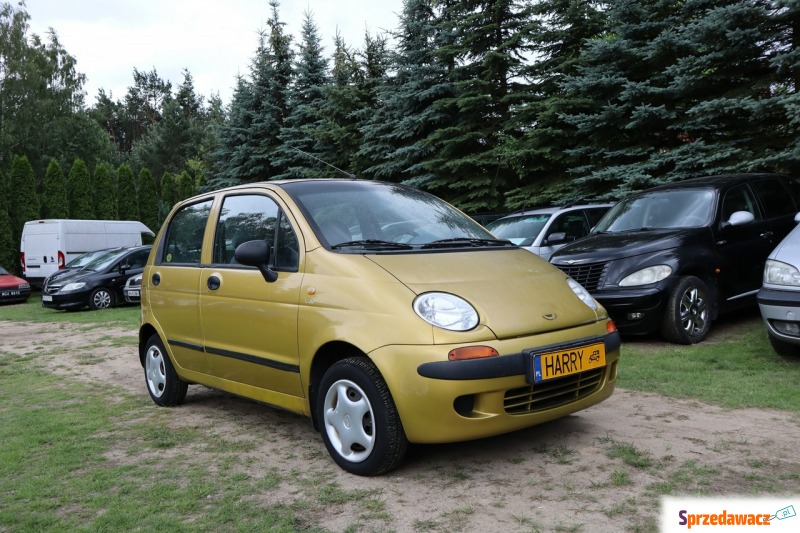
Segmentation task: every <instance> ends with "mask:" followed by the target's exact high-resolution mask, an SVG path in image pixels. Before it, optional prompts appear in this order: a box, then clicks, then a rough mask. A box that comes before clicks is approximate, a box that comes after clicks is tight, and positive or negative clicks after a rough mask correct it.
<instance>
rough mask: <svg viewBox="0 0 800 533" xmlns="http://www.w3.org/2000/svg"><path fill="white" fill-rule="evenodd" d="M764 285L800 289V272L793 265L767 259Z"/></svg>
mask: <svg viewBox="0 0 800 533" xmlns="http://www.w3.org/2000/svg"><path fill="white" fill-rule="evenodd" d="M764 283H769V284H771V285H789V286H792V287H800V271H798V270H797V268H795V267H793V266H792V265H789V264H786V263H781V262H780V261H775V260H774V259H767V263H766V265H764Z"/></svg>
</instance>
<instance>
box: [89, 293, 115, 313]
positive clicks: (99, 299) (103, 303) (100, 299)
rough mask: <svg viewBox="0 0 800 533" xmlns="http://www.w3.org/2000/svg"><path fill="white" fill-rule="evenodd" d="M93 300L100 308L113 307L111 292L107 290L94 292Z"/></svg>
mask: <svg viewBox="0 0 800 533" xmlns="http://www.w3.org/2000/svg"><path fill="white" fill-rule="evenodd" d="M92 302H94V306H95V307H97V308H98V309H106V308H108V307H111V294H109V293H108V292H107V291H98V292H96V293H94V297H93V298H92Z"/></svg>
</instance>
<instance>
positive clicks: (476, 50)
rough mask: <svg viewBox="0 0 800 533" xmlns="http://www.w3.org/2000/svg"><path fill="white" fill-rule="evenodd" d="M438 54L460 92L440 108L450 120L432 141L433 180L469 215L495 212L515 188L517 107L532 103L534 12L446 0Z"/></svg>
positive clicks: (481, 0)
mask: <svg viewBox="0 0 800 533" xmlns="http://www.w3.org/2000/svg"><path fill="white" fill-rule="evenodd" d="M441 4H442V15H441V17H440V22H439V23H438V25H437V29H438V32H439V43H440V44H439V46H438V48H437V55H438V56H439V58H440V60H441V61H443V64H445V65H452V66H450V67H449V68H450V70H449V78H450V80H452V82H453V85H454V87H455V94H454V96H453V97H451V98H446V99H442V100H439V101H438V103H437V107H438V108H439V109H440V110H442V111H444V112H445V113H447V114H448V115H449V121H448V123H447V124H446V125H443V126H442V127H441V128H439V129H437V130H436V131H434V132H433V133H432V134H431V135H430V136H429V137H428V142H429V143H430V146H431V155H430V156H429V157H428V158H427V160H426V161H425V168H426V170H428V172H431V173H433V172H435V173H437V174H438V178H437V179H435V180H431V181H429V182H427V183H426V187H428V188H432V189H433V190H434V191H435V192H437V193H438V194H440V195H441V196H443V197H445V198H447V199H449V200H451V201H452V202H454V203H456V204H457V205H459V206H460V207H462V208H464V209H467V210H473V211H477V210H493V209H497V208H498V207H500V206H501V205H502V204H503V197H504V194H505V192H506V191H507V190H508V189H509V188H511V187H512V186H513V185H514V184H515V183H516V180H515V174H514V171H513V169H512V168H511V167H510V166H509V165H508V164H506V160H507V158H506V157H504V154H503V149H504V148H503V146H502V143H501V141H502V139H503V138H504V137H506V136H513V137H517V136H520V135H521V131H520V128H519V126H518V122H517V121H516V120H515V116H514V106H518V105H520V104H523V103H525V102H526V101H527V100H528V99H529V95H528V94H527V92H526V87H525V86H524V84H523V83H522V79H523V77H522V75H523V73H524V69H523V66H524V63H523V57H524V56H525V54H527V53H528V51H529V43H530V40H531V35H530V33H531V29H532V13H531V11H530V9H529V8H528V7H527V6H526V4H527V3H522V5H520V4H521V3H519V2H517V1H515V0H445V1H442V2H441Z"/></svg>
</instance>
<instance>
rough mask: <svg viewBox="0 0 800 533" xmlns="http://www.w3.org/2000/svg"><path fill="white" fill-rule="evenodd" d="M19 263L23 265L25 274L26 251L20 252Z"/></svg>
mask: <svg viewBox="0 0 800 533" xmlns="http://www.w3.org/2000/svg"><path fill="white" fill-rule="evenodd" d="M19 264H20V265H22V275H23V276H24V275H25V252H20V253H19Z"/></svg>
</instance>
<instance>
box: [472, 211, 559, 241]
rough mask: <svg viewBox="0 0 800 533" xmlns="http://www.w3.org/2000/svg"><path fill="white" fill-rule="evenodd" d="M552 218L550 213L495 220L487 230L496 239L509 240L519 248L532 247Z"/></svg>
mask: <svg viewBox="0 0 800 533" xmlns="http://www.w3.org/2000/svg"><path fill="white" fill-rule="evenodd" d="M551 216H552V215H550V214H549V213H536V214H530V215H520V216H513V217H506V218H501V219H500V220H495V221H494V222H492V223H491V224H489V225H488V226H486V229H488V230H489V231H491V232H492V234H493V235H494V236H495V237H500V238H501V239H508V240H509V241H511V242H513V243H514V244H516V245H518V246H531V245H532V244H533V241H534V240H536V237H538V235H539V233H541V231H542V228H544V225H545V224H546V223H547V221H548V220H549V219H550V217H551Z"/></svg>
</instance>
